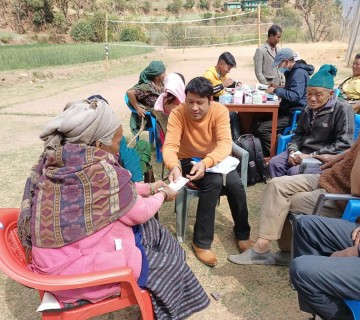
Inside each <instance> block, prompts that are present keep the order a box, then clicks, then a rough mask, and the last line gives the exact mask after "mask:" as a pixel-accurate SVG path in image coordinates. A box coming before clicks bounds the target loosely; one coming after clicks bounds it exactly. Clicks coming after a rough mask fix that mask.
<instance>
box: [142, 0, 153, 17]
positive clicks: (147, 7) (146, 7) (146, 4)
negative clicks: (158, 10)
mask: <svg viewBox="0 0 360 320" xmlns="http://www.w3.org/2000/svg"><path fill="white" fill-rule="evenodd" d="M141 8H142V11H144V13H145V14H147V13H149V12H150V10H151V2H150V1H145V2H144V4H143V5H142V7H141Z"/></svg>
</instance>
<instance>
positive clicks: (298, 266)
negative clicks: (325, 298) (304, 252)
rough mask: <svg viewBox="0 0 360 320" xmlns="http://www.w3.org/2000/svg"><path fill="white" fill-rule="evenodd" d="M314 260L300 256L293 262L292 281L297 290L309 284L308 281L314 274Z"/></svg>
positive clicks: (291, 269)
mask: <svg viewBox="0 0 360 320" xmlns="http://www.w3.org/2000/svg"><path fill="white" fill-rule="evenodd" d="M312 258H313V256H300V257H297V258H294V259H293V260H292V261H291V265H290V270H289V272H290V279H291V282H292V283H293V285H294V286H295V288H296V289H297V290H299V289H300V288H301V287H302V286H303V284H306V283H308V279H309V278H311V277H312V275H313V274H314V268H315V265H314V261H313V259H312Z"/></svg>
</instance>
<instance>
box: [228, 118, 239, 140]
mask: <svg viewBox="0 0 360 320" xmlns="http://www.w3.org/2000/svg"><path fill="white" fill-rule="evenodd" d="M230 129H231V138H232V140H233V141H236V140H237V139H238V138H239V137H240V136H241V129H240V120H239V115H238V113H237V112H230Z"/></svg>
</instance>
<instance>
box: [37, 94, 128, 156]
mask: <svg viewBox="0 0 360 320" xmlns="http://www.w3.org/2000/svg"><path fill="white" fill-rule="evenodd" d="M120 125H121V122H120V119H119V118H118V117H117V115H116V114H115V113H114V111H113V110H112V109H111V108H110V106H109V105H108V104H107V103H106V102H105V101H104V100H102V99H99V100H98V99H94V100H91V101H89V100H82V101H76V102H69V103H68V104H67V105H66V106H65V109H64V111H63V112H62V113H61V114H59V115H58V116H56V117H55V118H54V119H53V120H51V121H50V122H49V123H47V125H46V126H45V128H44V130H43V132H42V133H41V134H40V138H41V139H42V140H44V141H45V143H44V147H45V148H48V147H49V148H52V149H57V148H58V147H59V146H60V143H61V141H65V142H70V143H85V144H87V145H92V144H93V143H94V142H96V141H98V140H100V139H101V138H104V137H107V136H109V135H110V134H112V133H113V132H115V131H116V129H117V128H119V126H120Z"/></svg>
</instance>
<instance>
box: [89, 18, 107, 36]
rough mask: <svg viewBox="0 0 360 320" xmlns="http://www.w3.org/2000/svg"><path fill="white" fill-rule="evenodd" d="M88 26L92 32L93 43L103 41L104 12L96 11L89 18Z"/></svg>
mask: <svg viewBox="0 0 360 320" xmlns="http://www.w3.org/2000/svg"><path fill="white" fill-rule="evenodd" d="M90 26H91V28H92V30H93V32H94V35H95V36H94V39H93V41H97V42H104V41H105V12H101V11H96V12H95V13H94V15H93V16H92V17H91V18H90Z"/></svg>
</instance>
